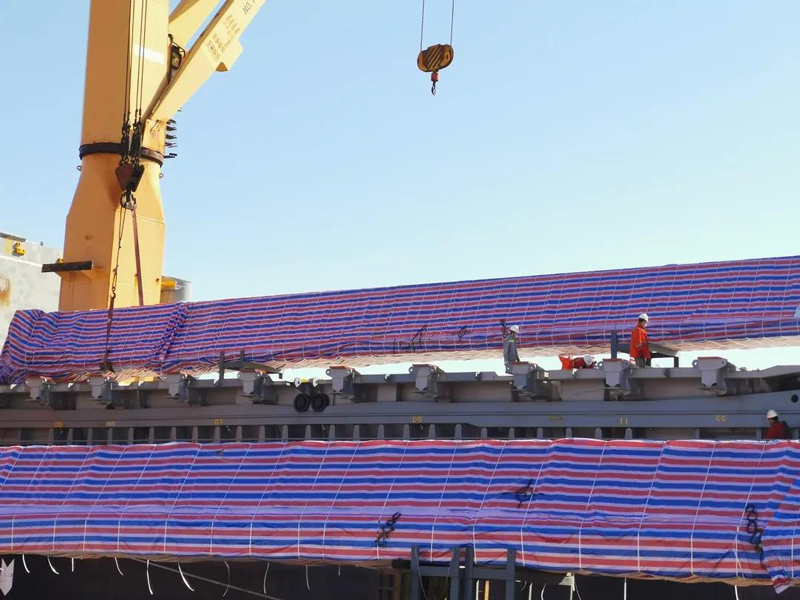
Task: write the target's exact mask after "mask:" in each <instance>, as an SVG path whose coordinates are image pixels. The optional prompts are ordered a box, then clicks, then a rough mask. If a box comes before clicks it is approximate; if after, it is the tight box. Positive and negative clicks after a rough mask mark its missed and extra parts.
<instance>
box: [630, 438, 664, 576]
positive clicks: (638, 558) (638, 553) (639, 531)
mask: <svg viewBox="0 0 800 600" xmlns="http://www.w3.org/2000/svg"><path fill="white" fill-rule="evenodd" d="M666 448H667V443H666V442H664V443H662V444H661V452H660V453H659V455H658V462H657V463H656V468H655V470H654V471H653V479H651V480H650V488H649V489H648V490H647V498H645V500H644V506H643V507H642V518H641V519H639V527H638V528H637V530H636V572H637V573H641V572H642V555H641V541H642V525H643V524H644V520H645V518H646V517H647V507H648V506H649V505H650V496H651V495H652V494H653V488H654V487H655V484H656V479H657V478H658V470H659V469H660V468H661V460H662V459H663V458H664V450H665V449H666ZM626 584H627V579H626Z"/></svg>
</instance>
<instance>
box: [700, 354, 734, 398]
mask: <svg viewBox="0 0 800 600" xmlns="http://www.w3.org/2000/svg"><path fill="white" fill-rule="evenodd" d="M692 366H693V367H695V368H696V369H699V370H700V389H701V390H705V391H707V392H712V393H714V394H716V395H717V396H724V395H725V394H727V393H728V392H729V391H731V392H732V391H733V390H729V389H728V386H727V383H726V382H725V376H726V375H728V374H729V373H732V372H734V371H736V367H735V366H734V365H732V364H731V363H729V362H728V361H727V360H726V359H724V358H721V357H719V356H701V357H698V358H697V359H696V360H694V361H692Z"/></svg>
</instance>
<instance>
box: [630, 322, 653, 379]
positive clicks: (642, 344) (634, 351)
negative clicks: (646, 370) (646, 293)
mask: <svg viewBox="0 0 800 600" xmlns="http://www.w3.org/2000/svg"><path fill="white" fill-rule="evenodd" d="M648 320H649V319H648V317H647V314H646V313H642V314H640V315H639V323H638V324H637V325H636V327H635V328H634V330H633V332H632V333H631V351H630V357H631V360H633V361H635V362H636V366H637V367H646V366H648V365H649V364H650V358H651V356H650V344H648V343H647V331H646V329H645V328H646V327H647V322H648Z"/></svg>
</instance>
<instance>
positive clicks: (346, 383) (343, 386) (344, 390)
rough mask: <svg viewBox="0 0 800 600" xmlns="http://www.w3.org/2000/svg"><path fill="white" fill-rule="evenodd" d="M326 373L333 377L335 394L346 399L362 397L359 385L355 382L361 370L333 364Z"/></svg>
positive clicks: (332, 384) (332, 383)
mask: <svg viewBox="0 0 800 600" xmlns="http://www.w3.org/2000/svg"><path fill="white" fill-rule="evenodd" d="M325 374H326V375H327V376H328V377H330V378H331V386H332V389H333V394H334V396H336V397H339V398H342V399H344V400H356V401H357V400H358V399H359V398H360V397H361V393H360V391H361V390H359V389H358V388H359V386H358V385H357V384H356V383H355V381H354V380H355V378H356V377H357V376H358V375H359V372H358V371H356V370H355V369H352V368H350V367H343V366H332V367H328V369H327V370H326V371H325Z"/></svg>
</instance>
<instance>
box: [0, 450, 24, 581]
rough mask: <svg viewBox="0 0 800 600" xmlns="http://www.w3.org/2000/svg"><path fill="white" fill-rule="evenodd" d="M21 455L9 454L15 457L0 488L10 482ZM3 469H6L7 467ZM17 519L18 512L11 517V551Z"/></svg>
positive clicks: (16, 451) (15, 451)
mask: <svg viewBox="0 0 800 600" xmlns="http://www.w3.org/2000/svg"><path fill="white" fill-rule="evenodd" d="M21 454H22V450H17V449H14V450H12V451H11V452H9V455H10V456H11V457H13V462H12V463H11V466H10V468H9V469H8V473H6V474H5V476H4V477H3V483H2V484H0V488H2V486H3V485H5V483H6V481H8V479H9V477H11V474H12V473H13V472H14V467H15V466H17V460H19V457H20V455H21ZM3 468H4V469H5V467H3ZM16 518H17V511H14V515H13V516H12V517H11V550H13V549H14V521H15V520H16ZM22 561H23V564H24V563H25V555H24V554H23V555H22ZM25 571H27V572H28V573H30V571H28V567H25Z"/></svg>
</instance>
